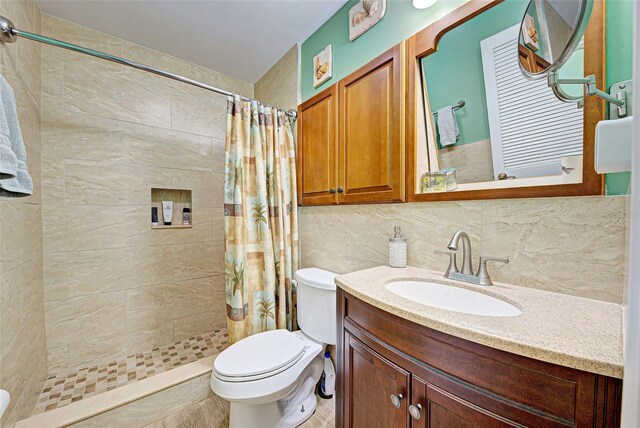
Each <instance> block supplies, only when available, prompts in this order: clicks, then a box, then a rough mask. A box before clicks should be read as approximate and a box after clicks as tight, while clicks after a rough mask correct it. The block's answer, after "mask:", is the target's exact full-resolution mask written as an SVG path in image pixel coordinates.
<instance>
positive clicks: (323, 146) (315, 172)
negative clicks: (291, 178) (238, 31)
mask: <svg viewBox="0 0 640 428" xmlns="http://www.w3.org/2000/svg"><path fill="white" fill-rule="evenodd" d="M404 63H405V58H404V43H402V44H399V45H397V46H395V47H393V48H391V49H390V50H388V51H387V52H385V53H383V54H382V55H380V56H379V57H377V58H376V59H374V60H373V61H371V62H370V63H368V64H366V65H365V66H364V67H362V68H360V69H359V70H357V71H355V72H354V73H352V74H350V75H349V76H347V77H345V78H344V79H342V80H341V81H340V82H338V83H337V84H336V85H333V86H332V87H330V88H327V89H326V90H324V91H322V92H321V93H319V94H317V95H316V96H314V97H313V98H311V99H309V100H307V101H306V102H304V103H303V104H301V105H300V106H299V107H298V177H299V178H298V195H299V196H298V202H299V204H300V205H329V204H353V203H380V202H402V201H404V197H405V192H404V185H405V184H404V183H405V180H404V158H405V148H404V66H405V65H404Z"/></svg>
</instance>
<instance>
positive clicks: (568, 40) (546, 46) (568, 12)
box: [518, 0, 593, 95]
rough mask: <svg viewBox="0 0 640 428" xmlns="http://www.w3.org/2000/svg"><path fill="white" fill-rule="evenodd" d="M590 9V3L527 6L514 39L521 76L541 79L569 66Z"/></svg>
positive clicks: (574, 0) (541, 1)
mask: <svg viewBox="0 0 640 428" xmlns="http://www.w3.org/2000/svg"><path fill="white" fill-rule="evenodd" d="M592 8H593V1H592V0H531V1H530V2H529V6H528V7H527V9H526V12H525V14H524V17H523V18H522V21H521V24H520V35H519V37H518V54H519V58H520V67H521V69H522V72H523V73H524V74H525V76H528V77H531V78H539V77H544V76H546V75H547V74H548V73H549V72H551V71H556V70H559V69H560V67H562V66H563V65H564V64H565V63H568V62H572V61H571V58H572V57H573V55H572V54H573V53H574V51H575V50H576V48H577V47H578V46H579V45H580V43H581V41H582V35H583V34H584V31H585V29H586V25H587V23H588V22H589V17H590V16H591V10H592ZM568 65H572V64H570V63H569V64H568ZM582 77H583V76H577V78H582ZM580 89H582V88H580ZM580 95H581V94H580Z"/></svg>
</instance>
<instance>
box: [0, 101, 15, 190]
mask: <svg viewBox="0 0 640 428" xmlns="http://www.w3.org/2000/svg"><path fill="white" fill-rule="evenodd" d="M9 135H10V133H9V124H7V116H6V115H5V113H4V106H3V103H1V102H0V180H4V179H7V178H15V176H16V173H17V169H18V158H17V157H16V154H15V153H13V150H11V141H10V140H9Z"/></svg>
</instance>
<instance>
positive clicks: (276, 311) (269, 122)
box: [224, 97, 298, 343]
mask: <svg viewBox="0 0 640 428" xmlns="http://www.w3.org/2000/svg"><path fill="white" fill-rule="evenodd" d="M225 152H226V163H225V172H226V177H225V185H224V219H225V241H224V244H225V283H226V292H227V293H226V294H227V295H226V302H227V323H228V326H229V340H230V342H231V343H233V342H236V341H238V340H240V339H242V338H244V337H247V336H250V335H252V334H255V333H260V332H263V331H267V330H273V329H276V328H289V329H293V328H296V325H295V324H296V323H295V313H294V311H293V301H294V296H293V295H292V289H291V280H292V279H293V273H294V272H295V271H296V269H298V214H297V195H296V169H295V168H296V159H295V143H294V139H293V132H292V129H291V122H290V119H289V118H287V117H286V116H285V114H284V112H282V111H279V110H276V109H274V108H271V107H268V106H263V105H261V104H259V103H257V102H256V101H241V100H240V98H239V97H235V98H234V97H229V98H228V100H227V139H226V146H225Z"/></svg>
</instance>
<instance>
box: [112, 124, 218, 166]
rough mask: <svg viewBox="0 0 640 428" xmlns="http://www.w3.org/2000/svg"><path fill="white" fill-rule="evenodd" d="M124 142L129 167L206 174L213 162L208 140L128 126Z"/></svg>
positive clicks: (133, 125)
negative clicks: (185, 170) (173, 169)
mask: <svg viewBox="0 0 640 428" xmlns="http://www.w3.org/2000/svg"><path fill="white" fill-rule="evenodd" d="M124 143H125V153H126V162H127V163H128V164H133V165H145V166H155V167H162V168H178V169H187V170H190V169H199V170H204V171H207V172H209V171H210V170H211V165H212V163H213V154H212V143H211V138H210V137H202V136H199V135H193V134H188V133H185V132H177V131H167V130H164V129H158V128H154V127H152V126H143V125H136V124H132V123H128V124H125V126H124Z"/></svg>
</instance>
